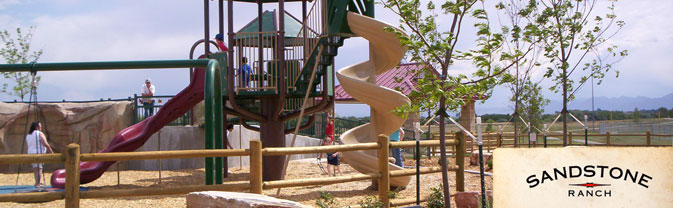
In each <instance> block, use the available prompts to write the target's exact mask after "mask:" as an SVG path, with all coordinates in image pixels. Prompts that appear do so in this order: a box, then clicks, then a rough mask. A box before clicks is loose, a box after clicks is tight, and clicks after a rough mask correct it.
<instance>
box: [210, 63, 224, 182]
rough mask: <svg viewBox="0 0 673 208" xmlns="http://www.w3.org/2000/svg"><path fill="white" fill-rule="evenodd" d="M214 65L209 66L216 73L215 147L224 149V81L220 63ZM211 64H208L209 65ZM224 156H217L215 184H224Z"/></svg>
mask: <svg viewBox="0 0 673 208" xmlns="http://www.w3.org/2000/svg"><path fill="white" fill-rule="evenodd" d="M211 64H212V65H215V66H213V67H209V68H210V69H213V70H214V72H213V75H214V81H215V82H214V85H215V86H213V87H214V88H215V95H213V96H214V97H215V104H214V105H213V107H214V108H215V110H214V112H215V123H214V126H213V128H214V129H215V138H213V139H214V140H215V148H216V149H224V145H223V144H222V107H223V105H222V86H221V84H222V82H221V76H220V73H221V72H220V70H219V67H217V65H218V63H217V62H213V63H211ZM211 64H208V65H209V66H210V65H211ZM222 160H223V158H222V157H216V158H215V184H222V183H223V179H224V175H223V163H222Z"/></svg>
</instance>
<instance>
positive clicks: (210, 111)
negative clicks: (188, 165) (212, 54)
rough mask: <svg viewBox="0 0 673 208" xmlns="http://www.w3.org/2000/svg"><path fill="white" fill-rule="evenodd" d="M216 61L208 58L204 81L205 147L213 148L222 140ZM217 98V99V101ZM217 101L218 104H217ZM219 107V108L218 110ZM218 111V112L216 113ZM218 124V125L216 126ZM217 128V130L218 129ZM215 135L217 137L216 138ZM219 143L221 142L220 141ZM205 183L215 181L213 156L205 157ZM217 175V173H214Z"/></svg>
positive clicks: (220, 99) (219, 88) (219, 92)
mask: <svg viewBox="0 0 673 208" xmlns="http://www.w3.org/2000/svg"><path fill="white" fill-rule="evenodd" d="M217 66H218V62H217V61H216V60H212V59H211V60H210V62H208V67H207V68H206V81H205V86H204V88H205V92H204V94H205V95H204V100H205V115H204V118H205V123H206V138H205V139H206V141H205V144H206V149H214V146H215V141H217V140H222V106H221V105H222V91H221V89H222V88H221V86H220V81H219V79H220V77H219V74H218V73H219V71H218V70H217ZM218 100H219V101H218ZM218 103H219V105H220V106H217V104H218ZM218 109H219V110H218ZM218 112H219V113H218ZM218 125H219V126H218ZM218 129H219V130H218ZM216 137H217V138H216ZM220 145H221V143H220ZM205 160H206V164H205V168H206V185H212V184H213V183H214V182H216V181H215V180H214V178H213V176H214V175H213V174H214V170H213V169H214V168H215V167H217V166H216V164H213V163H214V162H215V161H214V158H212V157H207V158H206V159H205ZM221 164H222V161H221V160H220V179H219V180H220V183H222V182H221V180H222V179H221V177H222V172H221V171H222V165H221ZM215 177H217V175H215Z"/></svg>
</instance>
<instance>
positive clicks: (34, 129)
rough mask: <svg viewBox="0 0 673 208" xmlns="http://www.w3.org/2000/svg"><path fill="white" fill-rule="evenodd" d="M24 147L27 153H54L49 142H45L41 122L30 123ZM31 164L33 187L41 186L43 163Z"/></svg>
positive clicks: (45, 138)
mask: <svg viewBox="0 0 673 208" xmlns="http://www.w3.org/2000/svg"><path fill="white" fill-rule="evenodd" d="M26 147H27V149H26V150H27V151H26V152H27V153H28V154H45V153H54V150H52V149H51V146H49V143H48V142H47V137H45V136H44V134H43V133H42V124H41V123H40V122H33V123H32V124H31V125H30V132H29V133H28V134H27V135H26ZM31 166H32V167H33V173H34V176H35V187H36V188H41V187H43V186H44V184H42V178H43V173H42V170H43V164H42V163H33V164H31Z"/></svg>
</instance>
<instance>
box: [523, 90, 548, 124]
mask: <svg viewBox="0 0 673 208" xmlns="http://www.w3.org/2000/svg"><path fill="white" fill-rule="evenodd" d="M523 86H524V87H523V88H522V92H521V111H520V112H519V113H520V114H521V116H522V117H523V118H526V119H528V125H530V129H531V131H532V130H533V129H538V130H541V129H542V123H543V121H542V112H543V111H544V106H545V105H547V104H548V103H549V100H547V99H545V98H544V96H542V92H541V91H542V86H540V84H539V83H533V82H531V81H530V80H528V81H526V82H525V83H524V84H523Z"/></svg>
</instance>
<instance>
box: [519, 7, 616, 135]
mask: <svg viewBox="0 0 673 208" xmlns="http://www.w3.org/2000/svg"><path fill="white" fill-rule="evenodd" d="M601 3H606V4H607V8H606V9H607V12H606V13H604V14H599V15H596V16H593V15H592V13H593V12H595V10H594V9H595V7H596V6H597V0H542V1H529V2H528V5H527V6H526V7H525V8H524V9H522V10H521V12H520V13H521V14H522V15H525V16H526V17H527V18H529V19H530V20H533V21H534V24H531V25H529V26H530V27H528V28H527V30H529V31H532V32H534V33H535V34H539V35H540V37H541V40H542V41H541V42H540V44H541V45H542V46H543V48H544V56H545V57H546V58H547V59H548V62H549V64H548V66H547V70H546V72H545V77H547V78H551V79H552V80H553V81H554V85H553V86H552V87H551V88H550V89H551V90H552V91H554V92H556V93H558V92H559V91H561V92H562V95H563V109H562V111H561V113H562V117H563V118H562V121H563V145H564V146H565V145H567V143H568V140H567V132H568V126H567V121H568V119H567V113H568V108H567V104H568V101H569V100H572V99H573V97H574V94H575V93H576V92H577V90H578V89H580V88H581V86H582V85H583V84H584V83H586V81H587V80H589V78H592V77H593V78H594V79H597V80H598V84H600V83H601V80H602V79H603V78H604V77H605V75H606V74H607V73H608V72H610V71H614V72H615V75H616V76H619V71H617V70H616V69H614V68H613V66H614V64H615V63H617V62H619V61H620V60H621V59H622V58H623V57H625V56H627V55H628V52H627V51H626V50H622V51H619V50H618V48H617V46H616V45H613V44H610V43H608V42H607V41H608V39H610V38H611V37H612V36H614V35H615V34H616V33H617V32H619V30H620V29H621V28H622V27H623V26H624V21H619V20H617V16H616V15H615V12H614V9H615V3H616V0H608V1H602V2H601ZM579 71H585V72H588V73H587V74H583V75H580V76H573V77H579V79H576V80H573V79H572V78H571V76H572V75H573V73H575V72H579ZM576 81H577V82H578V83H577V84H578V86H577V87H575V82H576Z"/></svg>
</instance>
